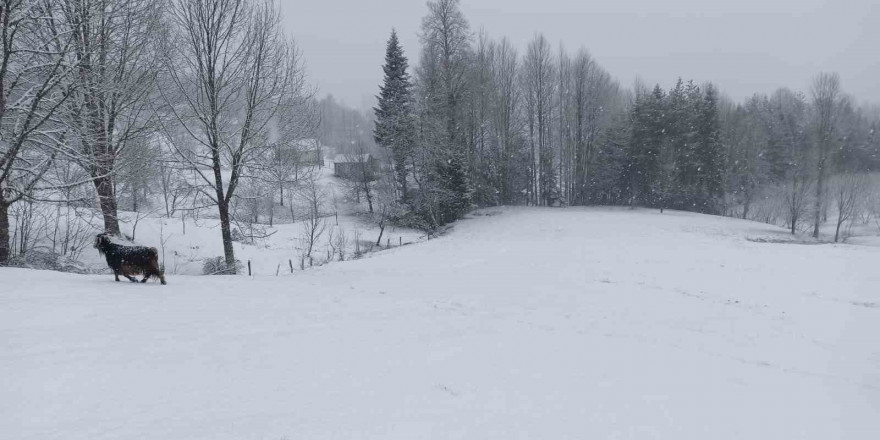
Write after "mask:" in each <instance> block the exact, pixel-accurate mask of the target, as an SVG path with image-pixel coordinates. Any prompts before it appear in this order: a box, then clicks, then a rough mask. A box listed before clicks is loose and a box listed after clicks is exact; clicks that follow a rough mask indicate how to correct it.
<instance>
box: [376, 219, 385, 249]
mask: <svg viewBox="0 0 880 440" xmlns="http://www.w3.org/2000/svg"><path fill="white" fill-rule="evenodd" d="M384 232H385V225H384V224H383V225H382V226H380V227H379V238H377V239H376V246H382V234H383V233H384Z"/></svg>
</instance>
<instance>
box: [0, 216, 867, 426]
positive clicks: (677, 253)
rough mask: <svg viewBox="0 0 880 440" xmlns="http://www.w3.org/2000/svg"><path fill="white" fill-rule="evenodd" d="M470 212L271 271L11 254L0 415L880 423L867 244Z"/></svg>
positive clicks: (204, 422)
mask: <svg viewBox="0 0 880 440" xmlns="http://www.w3.org/2000/svg"><path fill="white" fill-rule="evenodd" d="M478 214H479V215H475V216H473V218H471V219H468V220H464V221H462V222H460V223H459V224H458V225H456V227H455V230H454V231H453V232H452V233H451V234H449V235H448V236H445V237H442V238H439V239H436V240H431V241H428V242H425V243H421V244H418V245H414V246H405V247H402V248H397V249H392V250H389V251H386V252H382V253H379V254H375V255H373V256H372V257H371V258H366V259H361V260H356V261H347V262H341V263H334V264H332V265H328V266H324V267H321V268H317V269H314V270H310V271H304V272H297V273H295V274H293V275H290V274H284V273H283V272H282V276H279V277H275V276H274V273H271V274H269V275H263V273H262V272H261V273H260V275H261V276H257V277H253V278H247V277H196V276H180V275H178V276H173V275H169V277H168V281H169V285H168V286H160V285H158V284H153V283H150V284H146V285H143V284H130V283H115V282H114V281H113V278H112V277H111V276H108V275H101V276H98V275H94V276H82V275H70V274H62V273H56V272H39V271H31V270H24V269H0V304H2V306H0V439H16V440H27V439H40V440H45V439H64V440H72V439H89V440H101V439H135V438H136V439H182V438H186V439H273V440H275V439H300V438H302V439H353V438H376V439H380V438H381V439H422V438H436V439H448V438H461V439H512V438H523V439H535V438H544V439H566V438H571V439H575V438H577V439H584V438H633V439H636V438H637V439H645V438H662V439H707V438H712V439H725V438H744V439H758V438H768V439H769V438H773V439H781V438H798V439H810V438H815V439H830V438H847V439H873V438H877V435H878V432H880V421H878V417H877V415H878V411H880V344H878V336H877V335H880V271H878V270H877V267H878V265H880V249H878V248H873V247H860V246H851V245H801V244H784V243H776V242H775V241H777V239H779V238H784V237H785V235H784V231H782V230H781V229H778V228H775V227H772V226H767V225H763V224H757V223H751V222H744V221H739V220H733V219H728V218H718V217H708V216H700V215H695V214H685V213H674V212H673V213H669V212H667V213H665V214H662V215H661V214H659V213H656V212H653V211H630V210H627V209H501V210H489V211H482V212H479V213H478ZM270 272H274V270H273V271H270Z"/></svg>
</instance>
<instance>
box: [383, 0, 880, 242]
mask: <svg viewBox="0 0 880 440" xmlns="http://www.w3.org/2000/svg"><path fill="white" fill-rule="evenodd" d="M427 6H428V13H427V15H426V16H425V17H424V18H423V20H422V26H421V31H420V33H419V40H420V43H421V52H420V55H419V59H418V63H417V64H416V65H415V66H414V67H413V68H412V69H410V68H409V60H408V59H407V57H406V55H405V54H404V53H403V49H402V47H401V46H400V43H399V40H398V38H397V35H396V33H395V32H394V31H392V33H391V36H390V38H389V40H388V44H387V49H386V54H385V63H384V66H383V69H384V80H383V83H382V85H381V87H380V93H379V95H378V97H377V99H378V105H377V107H376V108H375V119H376V128H375V140H376V142H377V144H378V145H380V146H382V147H384V149H385V150H386V152H387V158H388V164H389V167H388V168H389V169H390V170H391V171H390V172H389V173H390V174H391V175H392V177H391V178H390V179H391V180H393V182H395V185H394V187H395V188H396V197H397V212H398V217H399V219H400V221H402V222H404V223H408V224H411V225H417V226H419V227H422V228H425V229H434V228H438V227H441V226H442V225H444V224H447V223H449V222H451V221H454V220H456V219H458V218H460V217H461V216H462V215H463V214H464V213H466V212H468V211H469V210H470V209H472V208H474V207H481V206H494V205H510V204H519V205H533V206H561V205H563V206H576V205H630V206H644V207H651V208H659V209H661V210H663V209H679V210H686V211H695V212H701V213H707V214H720V215H735V216H740V217H742V218H761V219H762V220H763V221H769V222H771V223H784V224H786V225H787V226H789V227H790V228H791V230H792V232H795V231H796V230H798V229H799V228H801V227H802V226H803V225H804V224H805V222H807V223H809V224H810V225H811V227H812V233H813V235H814V236H815V237H818V235H819V226H820V225H821V224H822V223H823V222H824V221H825V219H826V218H827V216H828V209H829V206H830V205H832V202H834V200H832V197H831V194H830V193H831V192H834V191H837V192H840V191H843V193H844V196H846V195H847V194H848V193H851V192H857V191H861V193H865V189H864V187H865V186H866V185H867V182H866V180H867V178H866V177H865V176H864V173H868V172H872V171H877V170H878V169H880V138H878V136H877V135H876V129H877V128H878V121H880V114H878V112H877V111H876V110H873V111H872V110H870V109H863V108H860V107H858V106H857V105H856V103H855V100H854V99H853V98H852V97H849V96H847V95H845V94H844V93H843V91H842V89H841V87H840V79H839V77H838V76H837V75H836V74H833V73H821V74H819V75H817V76H816V77H815V79H814V82H813V84H812V87H811V89H810V92H809V94H808V95H805V94H803V93H800V92H795V91H792V90H790V89H787V88H782V89H779V90H777V91H775V92H774V93H772V94H771V95H762V94H755V95H754V96H752V97H750V98H749V99H747V100H745V101H744V102H740V103H737V102H733V101H731V100H730V99H727V98H725V97H723V96H720V95H719V93H718V90H717V88H716V87H715V86H714V85H713V84H711V83H706V84H702V85H700V84H696V83H695V82H693V81H687V82H685V81H683V80H682V79H681V78H679V79H678V80H677V82H676V83H675V85H674V86H673V87H672V88H670V89H669V90H664V89H663V88H661V87H660V85H655V86H654V87H647V86H645V85H643V84H641V83H637V84H636V85H635V86H634V87H633V88H632V89H626V88H624V87H621V86H620V84H619V83H618V82H617V81H616V80H614V78H613V77H611V75H610V74H609V73H608V72H607V71H606V70H604V69H603V68H602V67H601V66H600V65H599V64H598V63H597V62H596V60H595V59H593V58H592V57H591V56H590V54H589V52H588V51H587V50H586V49H583V48H582V49H579V50H578V51H576V52H575V53H574V54H571V53H569V52H568V51H566V50H565V49H564V47H563V46H562V45H560V47H559V48H558V49H557V50H554V49H553V47H552V46H551V45H550V43H549V42H548V41H547V39H546V38H545V37H544V36H543V35H541V34H536V35H535V37H534V38H533V39H532V41H531V42H530V43H529V44H528V47H527V48H526V50H525V52H524V53H522V54H521V53H519V51H517V49H516V48H514V47H513V46H512V44H511V43H510V41H509V40H507V39H506V38H502V39H500V40H495V39H491V38H490V37H488V36H487V35H486V33H485V32H482V31H481V32H478V33H474V32H473V31H472V30H471V28H470V25H469V23H468V21H467V19H466V17H465V16H464V15H463V13H462V12H461V9H460V8H459V1H458V0H436V1H430V2H428V3H427ZM845 177H846V178H845ZM847 183H849V184H848V185H847ZM832 186H834V188H832ZM841 186H844V187H848V188H841ZM838 195H840V194H838ZM771 198H772V199H773V200H774V201H775V202H778V203H776V204H777V205H779V206H777V207H775V208H778V209H774V212H773V213H768V212H766V211H768V209H763V208H764V207H763V206H762V209H757V208H756V205H762V204H766V203H763V202H765V201H766V200H768V199H771ZM839 198H840V197H838V199H839ZM844 198H846V197H844ZM835 200H836V199H835ZM808 205H809V206H808ZM759 211H760V212H759ZM838 211H840V210H838ZM842 215H848V214H847V213H842ZM838 226H839V225H838Z"/></svg>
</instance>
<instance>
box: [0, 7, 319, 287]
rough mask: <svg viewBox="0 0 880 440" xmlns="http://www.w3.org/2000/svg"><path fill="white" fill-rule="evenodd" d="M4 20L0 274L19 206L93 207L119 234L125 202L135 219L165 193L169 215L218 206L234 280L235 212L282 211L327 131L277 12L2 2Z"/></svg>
mask: <svg viewBox="0 0 880 440" xmlns="http://www.w3.org/2000/svg"><path fill="white" fill-rule="evenodd" d="M0 23H2V24H0V26H2V29H0V31H2V32H0V38H2V39H3V41H2V42H0V43H2V54H0V56H2V61H0V90H2V99H0V118H2V123H0V130H2V132H0V264H6V263H8V261H9V257H10V255H9V244H8V242H9V221H8V209H9V207H10V206H11V205H12V204H13V203H16V202H20V201H22V200H27V201H37V200H40V201H47V202H53V203H65V204H68V205H69V204H77V205H82V206H88V205H91V204H92V202H93V201H96V203H95V204H96V205H97V207H98V208H99V209H100V212H101V215H102V218H103V229H104V230H105V231H106V232H107V233H111V234H119V233H120V228H119V216H118V203H119V201H120V199H121V198H122V197H123V195H124V197H127V198H128V199H129V200H130V201H131V203H132V204H133V207H134V209H135V210H137V206H138V203H139V201H141V200H142V199H143V198H144V197H143V194H145V193H146V192H147V189H148V187H150V186H161V188H162V190H163V193H164V195H165V205H166V206H165V209H166V212H167V213H168V215H171V213H172V212H173V211H174V210H175V205H176V203H177V200H178V199H179V198H187V199H189V200H190V203H191V206H196V207H198V206H200V207H205V206H211V207H214V208H216V211H217V212H216V215H217V217H218V218H219V220H220V231H221V238H222V241H223V248H224V258H225V261H226V263H227V265H228V267H229V269H230V270H232V271H234V268H235V264H234V261H235V256H234V251H233V246H232V227H231V224H232V223H233V222H234V220H235V219H234V218H233V212H232V207H233V206H235V205H236V203H237V202H239V201H241V200H242V198H245V199H252V198H254V197H256V195H258V194H255V193H254V191H252V190H248V191H246V192H247V194H244V193H241V192H240V191H238V189H239V188H241V187H242V186H246V187H248V188H249V189H252V188H256V187H259V188H269V189H268V190H262V189H261V190H260V191H263V192H266V191H276V190H277V191H280V192H281V195H280V199H281V200H282V201H283V198H284V195H283V191H284V188H285V187H286V186H289V185H290V184H292V183H294V182H295V181H296V180H297V179H298V176H299V175H300V173H299V170H298V169H297V160H296V157H295V156H296V155H295V154H291V152H292V151H294V150H296V147H297V145H298V144H297V143H298V142H299V141H300V140H301V139H303V138H305V137H309V136H310V137H315V135H316V133H315V131H316V127H317V124H318V122H319V119H318V118H319V115H318V112H317V110H318V109H317V105H316V103H315V101H314V99H313V93H314V92H313V91H312V89H311V88H310V87H309V85H308V83H307V81H306V77H305V70H304V66H303V61H302V56H301V54H300V53H299V51H298V50H297V48H296V46H295V44H294V42H293V40H291V39H289V38H288V37H287V36H285V34H284V32H283V31H282V29H281V21H280V15H279V13H278V9H277V5H276V4H275V3H274V2H271V1H260V0H112V1H111V0H41V1H28V0H2V1H0ZM71 168H76V169H80V170H82V171H83V173H82V174H79V173H70V172H69V171H70V169H71ZM84 184H88V185H91V186H92V187H93V188H94V190H93V191H91V192H89V191H83V190H82V186H83V185H84ZM154 184H155V185H154ZM73 189H77V190H76V191H74V190H73ZM120 192H122V194H120ZM257 192H259V191H257ZM92 196H93V197H95V199H92V200H89V198H90V197H92Z"/></svg>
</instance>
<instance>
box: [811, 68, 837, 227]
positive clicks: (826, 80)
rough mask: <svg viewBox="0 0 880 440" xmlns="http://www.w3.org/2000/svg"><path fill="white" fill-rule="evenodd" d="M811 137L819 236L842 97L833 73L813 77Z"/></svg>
mask: <svg viewBox="0 0 880 440" xmlns="http://www.w3.org/2000/svg"><path fill="white" fill-rule="evenodd" d="M811 93H812V96H813V111H814V112H815V120H814V122H813V130H814V134H813V135H814V140H815V144H816V198H815V200H814V207H813V237H814V238H819V226H820V225H821V223H822V202H823V200H824V199H825V186H826V183H825V179H826V175H827V173H828V165H829V161H828V159H829V156H830V154H831V147H832V144H833V143H834V132H835V131H836V129H837V123H838V119H839V117H840V110H841V108H842V104H843V98H842V96H841V91H840V77H838V76H837V74H836V73H822V74H819V76H817V77H816V79H814V80H813V87H812V90H811Z"/></svg>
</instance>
